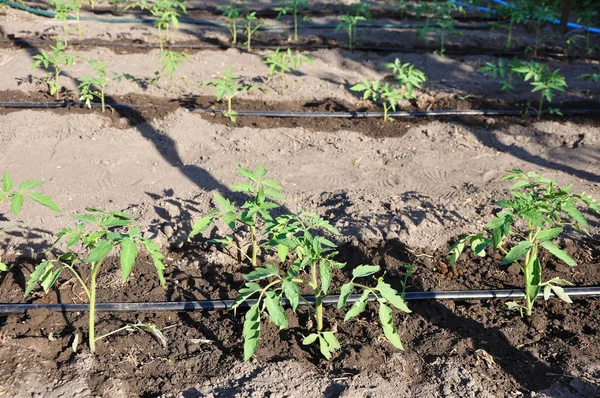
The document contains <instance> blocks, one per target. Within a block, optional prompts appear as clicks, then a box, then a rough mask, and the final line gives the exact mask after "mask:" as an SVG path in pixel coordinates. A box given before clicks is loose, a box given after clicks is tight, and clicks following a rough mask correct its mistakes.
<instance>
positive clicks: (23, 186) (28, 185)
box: [19, 180, 44, 191]
mask: <svg viewBox="0 0 600 398" xmlns="http://www.w3.org/2000/svg"><path fill="white" fill-rule="evenodd" d="M43 182H44V181H42V180H33V181H24V182H22V183H20V184H19V190H20V191H30V190H32V189H34V188H37V187H39V186H40V185H42V183H43Z"/></svg>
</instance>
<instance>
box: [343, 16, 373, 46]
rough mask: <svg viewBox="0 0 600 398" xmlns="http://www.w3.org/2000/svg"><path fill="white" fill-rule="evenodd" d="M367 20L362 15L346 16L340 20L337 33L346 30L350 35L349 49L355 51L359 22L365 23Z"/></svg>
mask: <svg viewBox="0 0 600 398" xmlns="http://www.w3.org/2000/svg"><path fill="white" fill-rule="evenodd" d="M365 19H366V18H365V17H363V16H361V15H351V14H344V15H342V16H341V18H340V23H339V24H338V25H337V26H336V27H335V31H336V32H337V31H339V30H340V29H344V30H345V31H346V32H347V33H348V48H350V49H353V48H354V46H355V45H356V25H357V24H358V21H364V20H365Z"/></svg>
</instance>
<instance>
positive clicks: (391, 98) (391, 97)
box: [350, 79, 412, 121]
mask: <svg viewBox="0 0 600 398" xmlns="http://www.w3.org/2000/svg"><path fill="white" fill-rule="evenodd" d="M350 90H352V91H360V92H363V99H365V100H372V101H374V102H378V101H381V103H382V105H383V120H385V121H393V120H394V119H393V118H392V117H391V116H389V115H388V113H389V112H390V110H392V111H394V112H395V111H396V107H397V106H398V101H400V100H401V99H407V98H409V96H408V94H407V92H406V91H405V89H403V88H401V87H398V86H396V85H393V84H390V83H387V82H386V83H381V80H375V81H373V82H370V81H368V80H367V79H363V82H362V83H358V84H355V85H354V86H352V87H350ZM411 95H412V94H411Z"/></svg>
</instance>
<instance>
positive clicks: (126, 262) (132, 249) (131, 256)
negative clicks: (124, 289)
mask: <svg viewBox="0 0 600 398" xmlns="http://www.w3.org/2000/svg"><path fill="white" fill-rule="evenodd" d="M137 253H138V248H137V245H136V244H135V242H134V241H132V240H131V239H130V238H125V239H123V240H122V241H121V277H122V278H123V282H125V281H126V280H127V278H129V275H130V274H131V270H132V269H133V266H134V264H135V259H136V257H137Z"/></svg>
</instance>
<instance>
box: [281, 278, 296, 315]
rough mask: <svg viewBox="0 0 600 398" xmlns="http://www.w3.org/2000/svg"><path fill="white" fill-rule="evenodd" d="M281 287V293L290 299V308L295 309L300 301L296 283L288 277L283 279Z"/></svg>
mask: <svg viewBox="0 0 600 398" xmlns="http://www.w3.org/2000/svg"><path fill="white" fill-rule="evenodd" d="M281 287H282V289H283V294H284V295H285V298H287V299H288V300H289V301H290V305H291V306H292V310H294V311H296V308H297V307H298V303H299V301H300V288H299V287H298V285H296V284H295V283H293V282H292V281H291V280H289V279H284V280H283V282H282V284H281Z"/></svg>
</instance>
